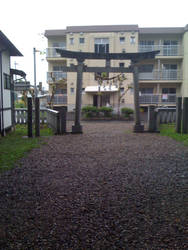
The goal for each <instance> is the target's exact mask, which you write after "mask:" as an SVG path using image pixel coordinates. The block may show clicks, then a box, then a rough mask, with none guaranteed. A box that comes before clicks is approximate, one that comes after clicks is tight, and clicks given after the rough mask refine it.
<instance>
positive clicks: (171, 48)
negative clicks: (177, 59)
mask: <svg viewBox="0 0 188 250" xmlns="http://www.w3.org/2000/svg"><path fill="white" fill-rule="evenodd" d="M153 50H160V53H159V54H157V56H181V55H182V54H183V53H182V46H180V45H139V46H138V51H139V52H149V51H153Z"/></svg>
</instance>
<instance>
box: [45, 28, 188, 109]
mask: <svg viewBox="0 0 188 250" xmlns="http://www.w3.org/2000/svg"><path fill="white" fill-rule="evenodd" d="M120 37H125V41H124V42H120ZM131 37H135V43H133V44H132V43H131V42H130V40H131ZM80 38H84V39H85V42H84V43H83V44H80V42H79V39H80ZM95 38H108V39H109V52H110V53H122V52H123V51H125V52H127V53H129V52H138V51H139V42H140V41H142V40H144V41H145V40H146V41H148V40H151V41H154V45H155V47H154V48H156V49H158V48H160V45H161V46H163V43H164V41H165V40H172V41H178V44H179V47H180V51H181V53H180V55H178V56H164V55H162V54H159V55H157V56H156V58H155V59H153V60H148V61H145V62H144V64H153V65H154V71H161V70H162V69H163V65H164V64H177V70H178V71H180V72H183V80H181V79H178V80H177V81H176V80H174V81H173V80H169V81H167V80H166V81H162V80H160V81H157V80H149V81H147V82H146V81H140V87H144V88H147V87H148V88H149V87H152V88H154V93H161V92H162V88H165V87H166V88H176V90H177V94H178V95H179V94H180V95H183V96H188V67H187V65H188V30H186V32H185V33H184V34H183V33H174V34H170V33H164V32H163V33H161V34H158V33H155V34H153V33H151V34H146V33H140V32H137V31H132V32H127V31H125V32H98V33H97V32H90V33H89V32H88V33H87V32H84V33H82V32H81V33H67V34H66V35H64V36H62V37H60V36H57V37H55V36H54V37H52V38H49V39H48V46H49V47H52V46H53V44H54V43H56V42H59V43H62V42H64V43H65V44H66V49H67V50H70V51H82V52H94V50H95ZM71 39H74V42H73V44H71ZM48 62H49V64H48V70H49V71H52V70H53V66H57V65H67V66H70V64H76V63H77V62H76V60H75V59H64V60H63V59H62V58H50V60H48ZM120 62H121V63H124V67H128V66H130V61H128V60H126V61H124V60H123V61H117V60H112V61H111V66H112V67H118V66H119V63H120ZM84 63H85V64H86V65H87V66H88V67H91V66H105V61H104V60H86V61H85V62H84ZM180 74H181V73H180ZM115 75H117V73H110V74H109V76H110V77H113V76H115ZM125 75H126V78H127V79H126V81H125V82H124V86H123V87H124V88H125V89H126V88H127V85H129V84H132V83H133V75H132V74H125ZM76 80H77V76H76V73H72V72H68V73H67V95H68V105H67V106H68V110H72V109H74V107H75V98H76ZM97 85H98V83H97V81H96V80H95V74H94V73H84V74H83V93H82V105H83V106H84V105H93V95H94V94H96V93H86V92H84V89H85V88H86V87H87V86H97ZM117 99H118V94H117V93H111V98H110V102H111V104H113V105H114V106H117ZM133 103H134V101H133V91H132V90H129V91H128V92H127V93H126V94H125V96H124V97H123V98H122V103H121V106H127V107H133Z"/></svg>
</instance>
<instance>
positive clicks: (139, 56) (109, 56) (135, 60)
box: [56, 49, 160, 133]
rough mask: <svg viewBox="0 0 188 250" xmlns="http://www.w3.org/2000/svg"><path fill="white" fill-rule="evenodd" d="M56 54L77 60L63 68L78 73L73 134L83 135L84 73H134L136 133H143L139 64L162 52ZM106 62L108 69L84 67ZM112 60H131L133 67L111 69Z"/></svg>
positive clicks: (74, 52)
mask: <svg viewBox="0 0 188 250" xmlns="http://www.w3.org/2000/svg"><path fill="white" fill-rule="evenodd" d="M56 52H57V53H59V54H60V55H61V57H64V58H74V59H76V60H77V63H78V64H77V65H73V64H71V66H70V67H66V66H64V67H62V70H63V71H65V72H77V88H76V109H75V124H74V126H72V133H82V126H81V124H80V117H81V99H82V75H83V72H117V73H133V76H134V106H135V125H134V132H143V131H144V126H143V125H141V122H140V110H139V87H138V64H139V63H140V62H142V61H145V60H147V59H153V58H155V55H156V54H158V53H159V52H160V51H159V50H157V51H151V52H141V53H90V52H78V51H68V50H62V49H56ZM88 59H89V60H106V67H87V66H86V65H84V61H85V60H88ZM110 60H130V61H131V66H130V67H127V68H123V67H111V66H110Z"/></svg>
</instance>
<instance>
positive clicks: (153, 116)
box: [148, 106, 157, 132]
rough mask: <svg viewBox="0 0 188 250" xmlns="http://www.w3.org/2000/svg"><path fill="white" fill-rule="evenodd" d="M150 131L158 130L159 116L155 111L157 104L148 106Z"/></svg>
mask: <svg viewBox="0 0 188 250" xmlns="http://www.w3.org/2000/svg"><path fill="white" fill-rule="evenodd" d="M148 123H149V126H148V131H149V132H156V130H157V116H156V112H155V106H149V107H148Z"/></svg>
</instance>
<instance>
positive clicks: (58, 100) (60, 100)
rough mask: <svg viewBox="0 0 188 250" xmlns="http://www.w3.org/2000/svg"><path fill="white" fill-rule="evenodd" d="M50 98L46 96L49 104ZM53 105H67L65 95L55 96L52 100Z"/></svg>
mask: <svg viewBox="0 0 188 250" xmlns="http://www.w3.org/2000/svg"><path fill="white" fill-rule="evenodd" d="M50 99H51V96H50V95H49V96H47V102H48V103H49V102H50ZM52 102H53V104H54V105H61V104H67V94H55V95H54V97H53V100H52Z"/></svg>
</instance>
